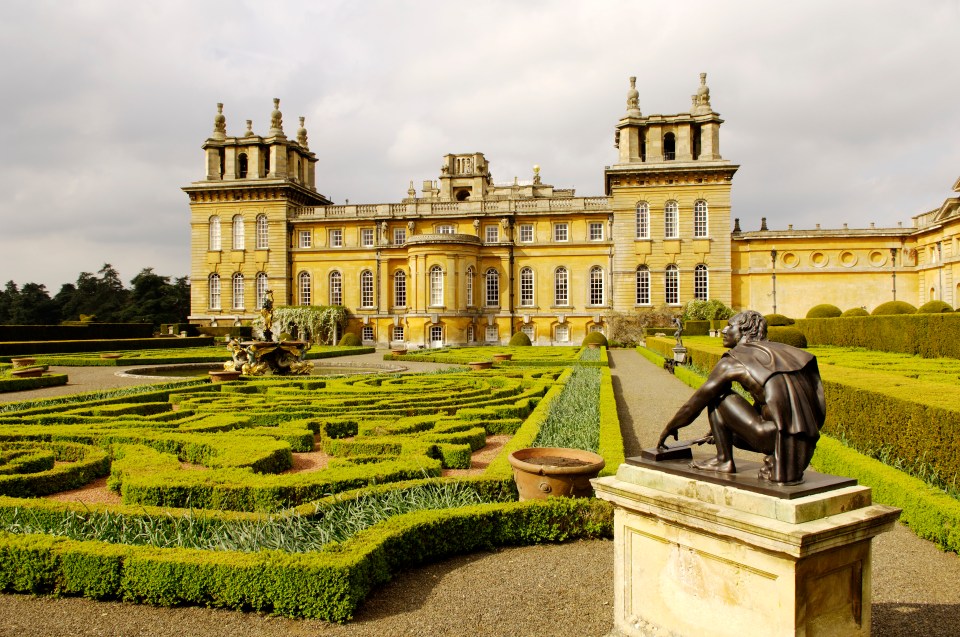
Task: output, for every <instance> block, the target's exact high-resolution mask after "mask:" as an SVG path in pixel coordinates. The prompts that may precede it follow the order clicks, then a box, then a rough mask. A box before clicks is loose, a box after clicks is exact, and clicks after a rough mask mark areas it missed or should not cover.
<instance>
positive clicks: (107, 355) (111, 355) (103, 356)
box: [100, 354, 123, 360]
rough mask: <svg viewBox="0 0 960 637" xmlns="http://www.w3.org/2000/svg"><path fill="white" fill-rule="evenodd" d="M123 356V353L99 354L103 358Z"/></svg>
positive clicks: (111, 358)
mask: <svg viewBox="0 0 960 637" xmlns="http://www.w3.org/2000/svg"><path fill="white" fill-rule="evenodd" d="M121 356H123V354H100V358H105V359H107V360H116V359H118V358H120V357H121Z"/></svg>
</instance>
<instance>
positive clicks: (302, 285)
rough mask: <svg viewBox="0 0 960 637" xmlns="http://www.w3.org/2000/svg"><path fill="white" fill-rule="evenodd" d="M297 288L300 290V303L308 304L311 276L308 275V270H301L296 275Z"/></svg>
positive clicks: (311, 283) (311, 285)
mask: <svg viewBox="0 0 960 637" xmlns="http://www.w3.org/2000/svg"><path fill="white" fill-rule="evenodd" d="M297 290H298V291H299V292H300V305H310V293H311V292H312V291H313V277H311V276H310V273H309V272H301V273H300V275H299V276H298V277H297Z"/></svg>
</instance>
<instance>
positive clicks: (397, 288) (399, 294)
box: [393, 270, 407, 307]
mask: <svg viewBox="0 0 960 637" xmlns="http://www.w3.org/2000/svg"><path fill="white" fill-rule="evenodd" d="M393 305H394V307H406V306H407V273H406V272H404V271H403V270H397V271H396V272H394V273H393Z"/></svg>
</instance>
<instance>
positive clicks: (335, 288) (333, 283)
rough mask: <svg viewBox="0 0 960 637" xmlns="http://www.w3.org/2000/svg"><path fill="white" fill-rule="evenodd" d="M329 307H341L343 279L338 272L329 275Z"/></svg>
mask: <svg viewBox="0 0 960 637" xmlns="http://www.w3.org/2000/svg"><path fill="white" fill-rule="evenodd" d="M330 305H343V277H342V276H341V275H340V273H339V272H331V273H330Z"/></svg>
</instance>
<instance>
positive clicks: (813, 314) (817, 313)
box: [807, 303, 843, 318]
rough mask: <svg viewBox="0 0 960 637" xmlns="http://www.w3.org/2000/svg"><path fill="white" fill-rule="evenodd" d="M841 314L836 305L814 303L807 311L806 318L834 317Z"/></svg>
mask: <svg viewBox="0 0 960 637" xmlns="http://www.w3.org/2000/svg"><path fill="white" fill-rule="evenodd" d="M842 314H843V312H842V311H841V310H840V308H839V307H837V306H836V305H832V304H830V303H821V304H820V305H814V306H813V307H812V308H810V309H809V310H808V311H807V318H836V317H838V316H841V315H842Z"/></svg>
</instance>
